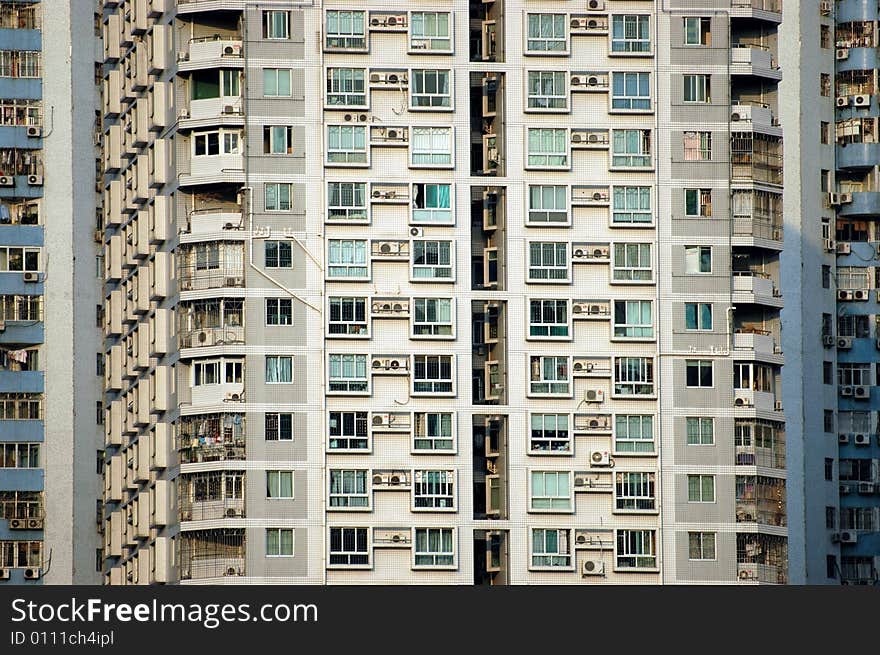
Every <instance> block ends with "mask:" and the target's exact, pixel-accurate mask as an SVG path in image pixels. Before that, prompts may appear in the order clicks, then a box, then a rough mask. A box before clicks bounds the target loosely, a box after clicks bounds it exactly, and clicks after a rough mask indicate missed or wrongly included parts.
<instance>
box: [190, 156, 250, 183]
mask: <svg viewBox="0 0 880 655" xmlns="http://www.w3.org/2000/svg"><path fill="white" fill-rule="evenodd" d="M223 182H228V183H242V182H244V157H242V155H241V153H238V152H233V153H227V154H222V155H210V156H203V157H192V158H191V159H190V162H189V173H188V174H186V175H182V176H181V177H180V183H181V185H184V186H189V185H195V184H215V183H223Z"/></svg>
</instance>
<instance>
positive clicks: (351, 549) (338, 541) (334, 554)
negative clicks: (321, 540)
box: [328, 528, 370, 567]
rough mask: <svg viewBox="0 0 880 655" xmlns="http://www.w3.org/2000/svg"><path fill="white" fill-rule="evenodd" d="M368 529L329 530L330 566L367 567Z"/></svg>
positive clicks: (368, 556) (368, 562)
mask: <svg viewBox="0 0 880 655" xmlns="http://www.w3.org/2000/svg"><path fill="white" fill-rule="evenodd" d="M368 530H369V528H330V559H329V562H328V563H329V564H330V566H334V567H335V566H368V565H369V564H370V548H369V543H368V541H367V531H368Z"/></svg>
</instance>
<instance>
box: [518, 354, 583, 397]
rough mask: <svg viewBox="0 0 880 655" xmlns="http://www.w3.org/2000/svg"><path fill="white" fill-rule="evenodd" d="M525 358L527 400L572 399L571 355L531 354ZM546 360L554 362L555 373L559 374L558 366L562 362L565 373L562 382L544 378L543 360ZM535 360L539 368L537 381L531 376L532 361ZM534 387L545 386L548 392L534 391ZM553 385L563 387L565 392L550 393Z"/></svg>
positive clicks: (560, 379)
mask: <svg viewBox="0 0 880 655" xmlns="http://www.w3.org/2000/svg"><path fill="white" fill-rule="evenodd" d="M526 358H527V360H526V365H527V368H526V371H527V372H528V380H527V384H528V387H527V393H526V397H528V398H572V397H573V395H574V377H573V376H572V370H571V355H543V354H541V355H532V354H528V355H526ZM548 358H553V359H554V360H555V361H554V363H553V365H554V369H555V370H556V372H557V373H558V372H559V366H560V364H561V363H563V362H564V365H565V372H566V377H565V379H564V380H563V379H562V378H559V377H554V378H545V377H544V373H545V368H544V364H545V362H544V360H545V359H548ZM535 359H537V360H538V364H539V367H540V368H539V371H540V378H539V379H537V380H536V379H533V375H532V374H533V370H532V367H533V366H534V362H533V360H535ZM535 385H546V386H547V389H548V390H547V391H535V390H534V387H535ZM554 385H556V386H560V385H564V386H565V390H564V391H556V392H554V391H552V388H553V386H554Z"/></svg>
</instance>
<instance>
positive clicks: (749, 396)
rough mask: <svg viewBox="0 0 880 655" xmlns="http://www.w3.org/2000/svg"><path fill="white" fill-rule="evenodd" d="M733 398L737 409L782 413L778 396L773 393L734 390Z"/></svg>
mask: <svg viewBox="0 0 880 655" xmlns="http://www.w3.org/2000/svg"><path fill="white" fill-rule="evenodd" d="M733 396H734V400H733V404H734V407H736V408H737V409H739V408H743V409H750V410H753V411H755V412H762V413H767V412H779V411H782V408H781V407H780V406H779V405H777V400H776V394H775V393H773V392H771V391H755V390H754V389H734V390H733Z"/></svg>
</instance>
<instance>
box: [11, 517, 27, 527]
mask: <svg viewBox="0 0 880 655" xmlns="http://www.w3.org/2000/svg"><path fill="white" fill-rule="evenodd" d="M9 529H10V530H26V529H27V521H25V519H9Z"/></svg>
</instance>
